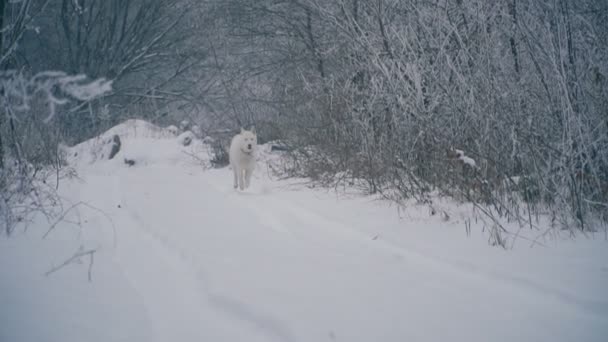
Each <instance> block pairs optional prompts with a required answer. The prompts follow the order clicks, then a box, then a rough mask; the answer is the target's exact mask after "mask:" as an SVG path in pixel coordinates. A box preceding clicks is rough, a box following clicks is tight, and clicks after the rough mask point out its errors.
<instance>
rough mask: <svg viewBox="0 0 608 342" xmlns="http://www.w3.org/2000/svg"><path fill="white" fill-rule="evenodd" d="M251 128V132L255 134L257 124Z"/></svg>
mask: <svg viewBox="0 0 608 342" xmlns="http://www.w3.org/2000/svg"><path fill="white" fill-rule="evenodd" d="M249 130H250V131H251V133H253V134H255V126H251V128H250V129H249Z"/></svg>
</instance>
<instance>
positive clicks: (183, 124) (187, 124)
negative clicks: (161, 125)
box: [179, 120, 190, 131]
mask: <svg viewBox="0 0 608 342" xmlns="http://www.w3.org/2000/svg"><path fill="white" fill-rule="evenodd" d="M179 128H180V129H181V130H182V131H185V130H187V129H189V128H190V121H188V120H182V122H180V123H179Z"/></svg>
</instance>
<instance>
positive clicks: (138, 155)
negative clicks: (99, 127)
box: [64, 120, 209, 166]
mask: <svg viewBox="0 0 608 342" xmlns="http://www.w3.org/2000/svg"><path fill="white" fill-rule="evenodd" d="M116 136H118V138H119V139H120V142H121V143H120V149H119V151H117V152H116V151H112V149H113V148H114V150H115V149H116V147H113V146H115V145H116V144H115V141H116V138H115V137H116ZM188 138H189V139H190V140H191V141H190V143H189V144H187V145H188V146H185V144H184V140H186V139H188ZM195 138H196V137H195V136H194V134H192V133H191V132H185V133H183V134H182V135H180V136H177V137H176V136H175V134H174V132H173V131H172V130H171V127H168V128H162V127H159V126H156V125H154V124H152V123H149V122H147V121H144V120H127V121H125V122H123V123H121V124H119V125H117V126H114V127H112V128H111V129H109V130H108V131H106V132H104V133H102V134H100V135H99V136H97V137H95V138H92V139H90V140H87V141H84V142H82V143H80V144H78V145H76V146H73V147H68V148H65V149H64V150H65V151H66V153H67V156H68V161H69V162H70V164H72V165H73V166H82V165H90V164H93V163H100V162H108V163H118V164H121V165H124V166H133V165H138V166H142V165H143V166H145V165H149V164H176V163H177V164H180V163H191V162H192V161H193V160H194V159H204V158H206V157H207V156H208V155H209V153H208V152H207V149H208V146H207V145H205V144H203V142H202V141H200V140H197V139H195ZM110 156H112V158H110ZM193 157H196V158H193ZM127 161H132V162H134V163H127Z"/></svg>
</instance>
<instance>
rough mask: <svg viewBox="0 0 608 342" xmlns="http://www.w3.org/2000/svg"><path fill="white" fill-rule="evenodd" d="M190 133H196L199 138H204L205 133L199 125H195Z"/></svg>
mask: <svg viewBox="0 0 608 342" xmlns="http://www.w3.org/2000/svg"><path fill="white" fill-rule="evenodd" d="M190 131H192V133H194V135H195V136H196V137H197V138H200V137H202V136H203V131H202V130H201V127H200V126H199V125H193V126H192V128H191V129H190Z"/></svg>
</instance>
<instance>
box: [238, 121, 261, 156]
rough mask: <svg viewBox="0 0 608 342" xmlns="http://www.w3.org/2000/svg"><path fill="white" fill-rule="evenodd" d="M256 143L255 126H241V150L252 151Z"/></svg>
mask: <svg viewBox="0 0 608 342" xmlns="http://www.w3.org/2000/svg"><path fill="white" fill-rule="evenodd" d="M257 144H258V136H257V135H256V134H255V128H253V127H251V129H249V130H246V129H243V128H241V151H243V152H245V153H252V152H253V150H254V149H255V148H256V146H257Z"/></svg>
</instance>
